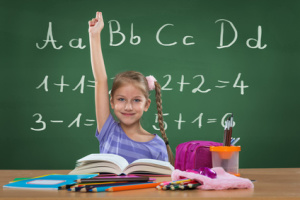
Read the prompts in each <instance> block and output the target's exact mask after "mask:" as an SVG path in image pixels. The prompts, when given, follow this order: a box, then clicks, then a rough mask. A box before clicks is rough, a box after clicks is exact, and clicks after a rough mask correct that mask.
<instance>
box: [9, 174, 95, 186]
mask: <svg viewBox="0 0 300 200" xmlns="http://www.w3.org/2000/svg"><path fill="white" fill-rule="evenodd" d="M95 176H98V174H84V175H58V174H51V175H47V176H43V177H39V178H31V179H26V180H22V181H17V182H13V183H9V184H7V185H4V186H3V187H4V188H19V189H44V190H58V189H60V188H61V187H62V186H66V185H74V184H76V183H77V182H76V180H77V179H88V178H93V177H95Z"/></svg>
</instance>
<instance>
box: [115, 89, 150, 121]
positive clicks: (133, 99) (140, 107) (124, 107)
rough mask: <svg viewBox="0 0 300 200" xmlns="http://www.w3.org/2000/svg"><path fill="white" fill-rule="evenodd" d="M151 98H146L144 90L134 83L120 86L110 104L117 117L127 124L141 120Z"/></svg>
mask: <svg viewBox="0 0 300 200" xmlns="http://www.w3.org/2000/svg"><path fill="white" fill-rule="evenodd" d="M150 103H151V100H150V99H146V97H145V96H144V94H143V93H142V91H141V90H140V89H139V88H137V87H136V86H134V85H133V84H126V85H124V86H122V87H120V88H118V89H117V90H116V91H115V93H114V96H113V97H111V98H110V104H111V107H112V109H113V110H114V112H115V114H116V116H117V118H118V119H119V120H120V121H121V122H122V123H123V124H126V125H132V124H134V123H137V122H139V120H140V118H141V117H142V116H143V113H144V111H147V110H148V109H149V106H150Z"/></svg>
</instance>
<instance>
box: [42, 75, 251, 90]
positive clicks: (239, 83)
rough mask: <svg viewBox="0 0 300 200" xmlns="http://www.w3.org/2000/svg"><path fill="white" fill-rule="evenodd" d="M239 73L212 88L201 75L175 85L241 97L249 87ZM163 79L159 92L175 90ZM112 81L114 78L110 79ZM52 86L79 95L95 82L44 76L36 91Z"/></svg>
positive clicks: (220, 81)
mask: <svg viewBox="0 0 300 200" xmlns="http://www.w3.org/2000/svg"><path fill="white" fill-rule="evenodd" d="M241 75H242V74H241V73H238V74H237V76H236V78H235V80H216V81H215V85H214V86H213V88H205V78H204V76H203V75H195V76H194V77H193V78H192V79H193V80H195V81H194V82H195V84H194V85H193V84H192V83H191V81H189V80H186V78H185V75H181V78H180V80H177V81H176V84H177V86H178V88H177V90H178V91H179V92H183V91H184V90H186V89H185V88H186V87H187V86H189V89H188V90H190V92H191V93H194V94H195V93H209V92H213V90H218V89H222V88H225V87H227V86H228V87H229V86H230V87H232V88H234V89H238V92H239V93H240V94H241V95H244V94H245V89H246V88H248V87H249V86H248V85H246V84H245V83H244V80H243V79H242V78H241ZM163 78H164V79H165V82H162V84H161V85H162V87H161V90H176V89H174V88H171V87H170V86H169V85H170V84H171V82H173V81H174V80H172V75H170V74H167V75H164V76H163ZM112 79H114V78H112ZM50 84H53V85H55V86H57V88H58V89H57V90H56V91H59V92H64V91H65V90H66V89H71V90H72V91H78V92H80V93H81V94H83V93H84V92H85V88H95V81H93V80H86V77H85V75H82V76H81V78H80V80H78V83H77V84H75V85H70V84H68V83H67V82H65V77H64V75H61V78H60V80H51V81H50V80H49V76H48V75H45V77H44V78H43V80H42V81H41V82H40V84H38V86H37V87H36V89H38V90H43V91H45V92H48V91H49V85H50Z"/></svg>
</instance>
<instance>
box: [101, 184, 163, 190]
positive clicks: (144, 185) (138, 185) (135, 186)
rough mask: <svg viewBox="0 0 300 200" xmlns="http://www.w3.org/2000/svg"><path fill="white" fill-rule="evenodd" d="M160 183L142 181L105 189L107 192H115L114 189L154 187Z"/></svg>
mask: <svg viewBox="0 0 300 200" xmlns="http://www.w3.org/2000/svg"><path fill="white" fill-rule="evenodd" d="M159 184H160V183H142V184H136V185H126V186H116V187H111V188H108V189H106V190H105V191H108V192H115V191H123V190H135V189H144V188H155V187H156V186H158V185H159Z"/></svg>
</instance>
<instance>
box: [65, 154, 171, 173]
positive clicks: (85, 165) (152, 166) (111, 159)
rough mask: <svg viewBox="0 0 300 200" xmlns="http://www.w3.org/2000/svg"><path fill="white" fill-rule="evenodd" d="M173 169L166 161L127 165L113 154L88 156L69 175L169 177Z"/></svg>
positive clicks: (141, 160)
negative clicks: (153, 175)
mask: <svg viewBox="0 0 300 200" xmlns="http://www.w3.org/2000/svg"><path fill="white" fill-rule="evenodd" d="M173 170H174V167H173V166H172V165H171V164H170V163H169V162H166V161H161V160H155V159H138V160H135V161H134V162H132V163H131V164H129V163H128V162H127V160H126V159H125V158H123V157H122V156H119V155H115V154H90V155H87V156H85V157H83V158H81V159H79V160H77V162H76V167H75V169H74V170H72V171H71V172H70V173H69V174H93V173H111V174H117V175H119V174H158V175H171V174H172V171H173Z"/></svg>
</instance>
